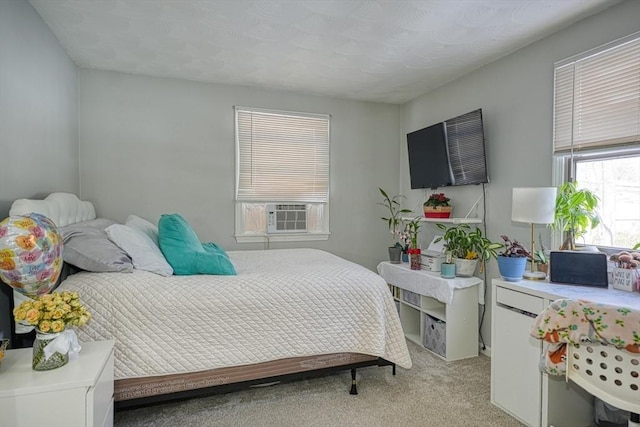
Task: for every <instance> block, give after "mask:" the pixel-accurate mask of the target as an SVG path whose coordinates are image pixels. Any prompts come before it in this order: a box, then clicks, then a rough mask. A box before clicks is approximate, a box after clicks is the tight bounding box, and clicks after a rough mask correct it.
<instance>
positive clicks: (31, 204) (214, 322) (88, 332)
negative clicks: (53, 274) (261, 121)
mask: <svg viewBox="0 0 640 427" xmlns="http://www.w3.org/2000/svg"><path fill="white" fill-rule="evenodd" d="M30 212H37V213H42V214H44V215H46V216H48V217H49V218H51V219H52V220H53V221H54V222H55V223H56V224H57V225H58V226H59V227H60V228H61V229H64V228H65V227H66V226H70V225H73V224H82V223H84V222H87V221H95V210H94V208H93V206H92V205H91V204H90V203H88V202H81V201H80V200H78V199H77V197H75V196H74V195H70V194H67V193H54V194H52V195H50V196H48V197H47V198H46V199H45V200H44V201H36V200H27V199H21V200H19V201H16V202H14V204H13V205H12V208H11V211H10V215H12V216H13V215H24V214H28V213H30ZM65 245H66V241H65ZM65 251H66V246H65ZM228 258H229V260H230V261H231V263H232V264H233V266H234V267H235V270H236V271H237V275H230V276H218V275H202V274H200V275H182V276H176V275H172V276H168V277H165V276H162V275H160V274H156V273H153V272H149V271H144V270H140V269H136V268H134V269H132V270H127V271H130V272H88V271H81V272H79V273H77V274H73V275H70V276H69V277H67V278H66V279H65V280H64V281H63V282H62V283H61V284H60V286H59V288H58V289H57V290H71V291H77V292H79V294H80V298H81V300H82V303H83V304H84V305H85V306H86V307H87V308H88V310H89V311H90V312H91V313H92V316H93V318H92V319H91V321H90V322H89V323H88V324H87V325H85V326H84V327H82V328H80V329H78V330H77V333H78V337H79V339H80V341H81V342H86V341H94V340H107V339H112V340H114V341H115V351H114V355H115V400H116V406H118V407H125V406H131V405H138V404H142V403H147V402H155V401H160V400H166V399H175V398H179V397H189V396H193V395H199V394H203V393H211V392H216V391H226V390H232V389H235V388H240V387H244V386H247V385H254V384H259V383H268V382H274V381H278V380H286V379H291V378H295V377H297V376H309V375H311V374H317V373H320V372H327V371H333V370H344V369H351V373H352V379H353V381H352V382H353V387H352V392H354V393H355V369H356V368H358V367H364V366H372V365H378V366H384V365H392V366H393V372H394V373H395V365H398V366H401V367H403V368H410V367H411V359H410V356H409V353H408V350H407V345H406V341H405V338H404V334H403V331H402V328H401V325H400V321H399V318H398V315H397V311H396V308H395V304H394V302H393V299H392V296H391V294H390V292H389V289H388V287H387V285H386V283H385V281H384V280H383V279H382V278H381V277H380V276H378V275H377V274H375V273H373V272H371V271H370V270H368V269H366V268H364V267H362V266H359V265H357V264H355V263H352V262H349V261H346V260H344V259H342V258H339V257H337V256H335V255H332V254H330V253H328V252H324V251H320V250H315V249H281V250H255V251H229V252H228ZM65 261H67V260H66V259H65ZM80 357H82V353H81V354H80Z"/></svg>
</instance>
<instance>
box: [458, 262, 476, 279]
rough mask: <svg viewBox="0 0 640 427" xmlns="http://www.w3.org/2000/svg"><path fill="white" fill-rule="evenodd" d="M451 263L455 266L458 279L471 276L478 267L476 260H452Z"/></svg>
mask: <svg viewBox="0 0 640 427" xmlns="http://www.w3.org/2000/svg"><path fill="white" fill-rule="evenodd" d="M453 263H454V264H455V265H456V276H459V277H471V276H473V275H474V274H475V273H476V268H477V267H478V260H477V259H463V258H454V259H453Z"/></svg>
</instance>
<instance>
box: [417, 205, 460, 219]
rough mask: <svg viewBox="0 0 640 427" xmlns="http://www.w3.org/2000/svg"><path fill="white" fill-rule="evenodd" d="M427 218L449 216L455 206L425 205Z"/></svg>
mask: <svg viewBox="0 0 640 427" xmlns="http://www.w3.org/2000/svg"><path fill="white" fill-rule="evenodd" d="M423 210H424V216H425V217H426V218H449V217H451V212H452V211H453V206H423Z"/></svg>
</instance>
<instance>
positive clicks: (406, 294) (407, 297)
mask: <svg viewBox="0 0 640 427" xmlns="http://www.w3.org/2000/svg"><path fill="white" fill-rule="evenodd" d="M402 300H403V301H404V302H408V303H409V304H411V305H414V306H416V307H418V308H419V307H420V294H416V293H415V292H411V291H405V290H404V289H403V290H402Z"/></svg>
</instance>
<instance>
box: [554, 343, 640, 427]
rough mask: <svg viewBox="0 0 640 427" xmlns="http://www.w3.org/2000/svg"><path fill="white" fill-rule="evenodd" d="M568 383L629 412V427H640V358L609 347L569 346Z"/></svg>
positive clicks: (591, 345)
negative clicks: (571, 382)
mask: <svg viewBox="0 0 640 427" xmlns="http://www.w3.org/2000/svg"><path fill="white" fill-rule="evenodd" d="M567 356H568V357H567V376H566V377H567V380H571V381H573V382H574V383H576V384H577V385H579V386H580V387H582V388H583V389H585V390H586V391H587V392H589V393H590V394H592V395H593V396H595V397H598V398H599V399H601V400H603V401H604V402H606V403H608V404H610V405H613V406H615V407H616V408H619V409H622V410H625V411H630V412H631V417H630V419H629V426H630V427H640V417H639V415H638V414H640V354H635V353H630V352H628V351H626V350H620V349H617V348H615V347H613V346H610V345H605V344H599V343H593V344H592V343H585V344H580V345H579V346H577V345H576V346H574V345H568V355H567Z"/></svg>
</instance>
